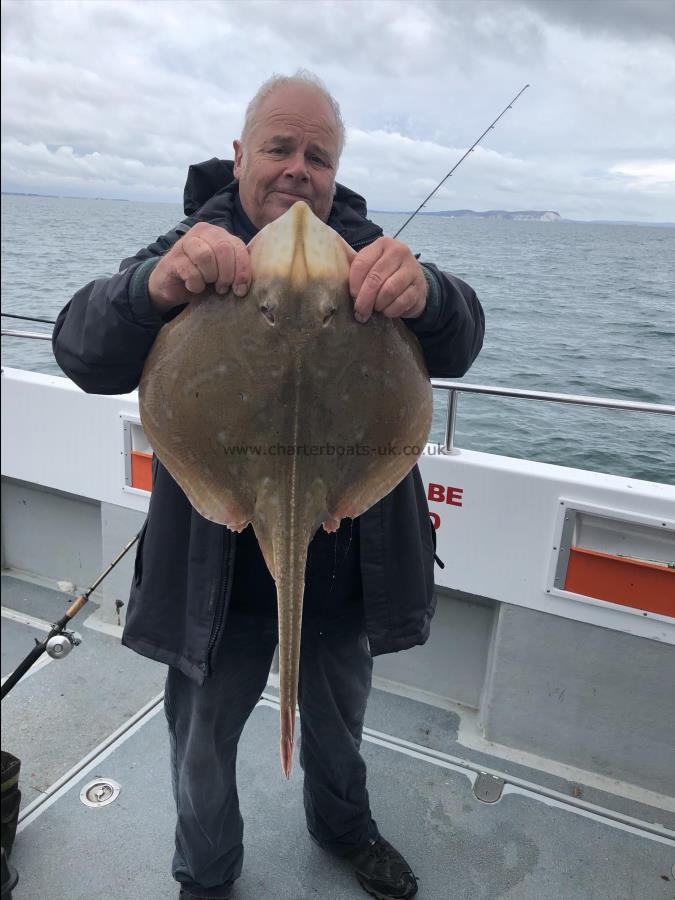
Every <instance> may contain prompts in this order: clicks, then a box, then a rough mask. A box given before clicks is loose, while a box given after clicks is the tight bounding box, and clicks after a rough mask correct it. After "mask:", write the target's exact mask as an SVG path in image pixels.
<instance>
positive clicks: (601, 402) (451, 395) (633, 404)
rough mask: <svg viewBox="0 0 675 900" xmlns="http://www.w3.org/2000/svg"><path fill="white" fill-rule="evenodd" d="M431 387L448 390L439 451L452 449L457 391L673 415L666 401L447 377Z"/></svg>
mask: <svg viewBox="0 0 675 900" xmlns="http://www.w3.org/2000/svg"><path fill="white" fill-rule="evenodd" d="M431 386H432V387H433V388H436V389H438V390H443V391H446V392H447V393H448V409H447V412H446V420H445V441H444V443H443V445H442V447H441V448H440V449H441V452H442V453H454V452H455V446H454V441H455V425H456V421H457V407H458V404H459V395H460V394H484V395H487V396H491V397H508V398H510V399H513V400H544V401H546V402H548V403H569V404H572V405H575V406H594V407H598V408H601V409H622V410H631V411H633V412H647V413H659V414H661V415H666V416H675V406H671V405H669V404H666V403H640V402H638V401H635V400H615V399H612V398H610V397H588V396H584V395H583V394H557V393H554V392H551V391H529V390H521V389H519V388H508V387H496V386H494V385H489V384H465V383H464V382H463V381H452V380H450V379H448V378H432V379H431Z"/></svg>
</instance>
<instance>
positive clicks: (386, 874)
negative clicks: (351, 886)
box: [347, 835, 417, 900]
mask: <svg viewBox="0 0 675 900" xmlns="http://www.w3.org/2000/svg"><path fill="white" fill-rule="evenodd" d="M347 859H348V861H349V862H350V863H351V864H352V865H353V866H354V871H355V872H356V877H357V878H358V880H359V884H360V885H361V887H362V888H363V889H364V891H367V892H368V893H369V894H370V895H371V896H373V897H377V900H408V898H409V897H414V896H415V894H416V893H417V880H416V878H415V876H414V875H413V873H412V869H411V868H410V866H409V865H408V863H407V862H406V861H405V860H404V859H403V857H402V856H401V854H400V853H399V852H398V850H395V849H394V848H393V847H392V846H391V844H390V843H388V842H387V841H385V839H384V838H383V837H380V836H379V835H378V837H376V838H374V839H373V840H370V841H368V843H367V844H366V846H365V847H363V848H362V849H361V850H357V851H356V852H355V853H352V854H350V855H349V856H348V857H347Z"/></svg>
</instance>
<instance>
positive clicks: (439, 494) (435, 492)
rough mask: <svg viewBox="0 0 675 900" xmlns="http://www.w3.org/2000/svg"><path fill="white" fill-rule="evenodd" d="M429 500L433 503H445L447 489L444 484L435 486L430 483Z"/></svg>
mask: <svg viewBox="0 0 675 900" xmlns="http://www.w3.org/2000/svg"><path fill="white" fill-rule="evenodd" d="M427 499H428V500H431V501H432V503H443V501H444V500H445V488H444V487H443V485H442V484H434V483H433V481H430V482H429V490H428V492H427Z"/></svg>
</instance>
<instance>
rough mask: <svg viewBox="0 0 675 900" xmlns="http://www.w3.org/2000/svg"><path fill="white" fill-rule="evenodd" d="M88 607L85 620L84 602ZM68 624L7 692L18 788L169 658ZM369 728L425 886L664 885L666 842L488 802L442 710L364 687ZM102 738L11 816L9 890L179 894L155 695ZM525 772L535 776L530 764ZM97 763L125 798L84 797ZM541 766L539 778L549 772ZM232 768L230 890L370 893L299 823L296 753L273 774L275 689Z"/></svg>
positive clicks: (669, 855) (433, 898) (606, 824)
mask: <svg viewBox="0 0 675 900" xmlns="http://www.w3.org/2000/svg"><path fill="white" fill-rule="evenodd" d="M3 582H4V583H5V584H4V586H5V587H6V588H7V590H6V591H5V593H4V595H3V605H5V606H10V607H12V608H14V609H17V608H21V609H22V610H23V611H24V612H30V613H31V614H32V615H34V616H37V617H38V618H46V619H47V620H53V619H54V618H56V617H57V615H58V614H59V611H58V610H57V611H56V612H53V611H52V607H51V606H50V603H51V604H54V603H56V602H57V600H58V598H59V595H54V596H52V597H51V598H50V597H49V596H47V594H40V592H39V591H38V592H37V593H33V587H32V586H29V585H27V584H25V583H23V582H17V581H16V580H15V579H5V578H3ZM42 590H44V589H42ZM49 593H53V592H49ZM24 595H26V596H24ZM58 602H60V603H63V598H62V597H61V598H60V600H58ZM41 604H42V605H41ZM81 615H82V619H83V620H86V617H87V613H86V612H85V613H83V614H81ZM6 625H7V628H5V626H6ZM76 627H77V628H78V630H79V631H80V632H81V633H82V637H83V643H82V645H81V646H80V647H78V648H76V649H75V650H74V651H73V653H72V654H71V655H70V656H69V657H68V658H67V659H66V660H64V661H62V662H52V663H50V664H49V665H47V666H45V667H44V668H42V669H41V670H40V671H38V672H36V673H35V674H34V675H32V676H31V677H30V678H28V679H26V680H25V681H24V682H22V683H20V684H19V685H18V686H17V687H16V688H15V689H14V691H13V692H12V693H11V694H10V695H9V696H8V697H7V699H6V700H5V701H4V702H3V738H2V746H3V749H5V750H10V751H11V752H13V753H15V754H17V755H18V756H20V757H21V759H22V761H23V768H22V773H21V788H22V791H24V792H25V793H26V800H27V802H31V801H33V800H34V799H35V798H36V797H43V796H44V794H43V792H44V791H46V790H47V789H48V787H49V785H53V784H54V782H55V781H56V780H57V779H58V778H59V777H61V776H62V775H63V774H64V773H65V772H66V771H67V770H69V769H70V768H71V767H73V766H75V765H76V763H77V762H78V761H79V760H80V759H82V757H83V756H84V755H85V754H86V753H89V752H91V751H92V750H93V749H94V748H95V747H96V746H97V745H99V744H100V743H101V742H102V741H105V739H106V738H107V737H108V736H109V735H110V734H111V733H112V732H113V731H114V730H115V729H117V728H119V727H120V726H121V725H123V724H124V723H125V722H126V721H128V719H129V717H130V716H132V715H133V714H134V713H136V712H137V711H138V710H139V709H140V708H141V707H142V706H143V705H144V704H147V703H148V701H150V700H152V698H156V697H157V695H158V694H159V692H160V691H161V687H162V681H163V676H164V671H165V670H164V668H163V667H162V666H159V665H156V664H153V663H150V662H148V661H147V660H142V659H140V658H138V657H136V656H135V655H134V654H132V653H130V652H129V651H127V650H125V649H124V648H122V647H121V646H120V645H119V641H117V639H116V638H114V637H111V636H108V635H104V634H100V633H98V632H93V631H90V630H89V629H88V628H87V627H83V624H82V622H81V621H79V620H78V622H77V626H76ZM34 634H35V632H34V630H33V629H32V628H30V627H28V626H25V625H22V624H19V623H16V622H7V620H6V619H4V618H3V635H4V636H5V638H6V640H5V642H4V645H3V669H2V674H3V676H4V675H7V674H8V672H9V671H10V670H11V667H12V666H13V665H14V664H15V663H16V662H17V661H18V660H19V659H20V658H22V657H23V655H24V654H25V653H26V652H28V649H29V648H30V646H31V644H32V640H33V636H34ZM367 725H368V726H370V729H377V730H378V731H379V732H386V733H387V734H389V735H391V736H392V737H393V738H394V740H388V739H387V738H384V739H381V738H378V737H377V735H375V734H373V732H372V731H369V732H368V734H367V737H366V740H364V745H363V753H364V757H365V758H366V761H367V763H368V770H369V790H370V794H371V801H372V806H373V812H374V815H375V817H376V819H377V821H378V824H379V826H380V829H381V831H382V833H383V834H384V835H385V836H386V837H387V838H388V839H389V840H390V841H391V842H392V843H394V844H395V845H396V846H398V847H399V849H401V850H402V852H403V853H404V854H405V856H406V857H407V858H408V860H409V861H410V862H411V863H412V865H413V867H414V869H415V871H416V873H417V875H418V878H419V883H420V892H419V897H420V898H421V900H446V898H447V900H450V898H461V900H463V898H467V900H468V898H471V900H473V898H509V900H549V898H550V900H553V898H556V900H557V898H579V900H582V898H583V900H587V898H590V900H661V898H664V900H665V898H668V900H673V898H675V878H673V872H672V866H673V864H674V863H675V842H673V841H668V840H664V839H663V838H661V839H657V838H655V837H654V836H653V835H649V834H648V833H647V832H646V831H642V830H640V829H630V828H627V827H626V826H625V825H623V824H621V823H617V822H612V821H610V820H609V819H608V818H605V817H603V816H602V815H600V816H599V817H591V816H589V815H588V814H586V813H583V812H582V811H579V810H576V809H574V808H573V807H571V806H567V805H566V804H564V803H562V804H560V805H556V804H552V803H551V802H550V801H548V800H547V799H546V798H545V797H542V796H541V795H537V794H536V791H534V792H527V791H526V792H525V793H518V792H515V791H514V790H513V788H511V787H510V785H509V784H508V779H507V787H506V789H505V791H504V794H503V796H502V798H501V800H500V801H499V802H497V803H494V804H485V803H482V802H480V801H479V800H477V799H476V797H475V796H474V793H473V791H472V781H473V778H474V772H473V771H472V770H471V769H470V768H462V767H461V766H459V767H458V766H456V765H455V764H452V763H451V762H449V761H448V760H447V759H445V758H441V757H438V756H435V757H434V755H433V751H434V750H437V751H442V752H445V753H447V754H455V753H456V750H455V748H454V746H453V740H454V734H455V728H454V719H453V715H452V714H448V713H446V712H445V711H443V710H438V709H436V708H434V707H429V706H426V705H425V704H420V703H416V702H413V701H411V700H405V699H403V698H399V697H394V696H392V695H385V694H383V693H382V692H379V691H373V696H372V698H371V702H370V706H369V715H368V719H367ZM396 739H402V740H404V741H407V742H410V744H409V745H408V744H404V745H401V744H400V743H397V741H396ZM412 744H414V745H415V746H412ZM105 752H106V753H107V755H105V756H99V758H97V759H95V760H93V761H92V763H91V765H90V767H89V768H88V769H86V768H85V769H83V770H82V771H80V772H79V773H77V774H74V775H73V777H72V778H71V779H70V780H69V781H67V782H66V783H65V784H64V785H63V787H62V788H61V789H60V791H58V792H57V793H56V794H54V795H53V796H52V797H50V799H49V800H48V801H46V802H43V803H42V804H41V805H39V806H37V807H36V808H35V811H34V813H32V814H31V815H30V816H29V817H28V818H26V819H25V820H24V822H22V823H21V825H20V828H21V830H20V833H19V834H18V836H17V841H16V845H15V849H14V851H13V853H12V862H13V864H14V865H15V866H16V868H17V869H18V871H19V876H20V882H19V885H18V887H17V888H16V889H15V891H14V897H15V900H29V898H30V900H42V898H45V900H46V898H53V900H84V898H91V900H94V898H112V900H132V898H143V900H163V898H167V900H168V898H175V897H176V896H177V888H176V886H175V884H174V882H173V881H172V879H171V876H170V874H169V867H170V859H171V851H172V844H173V815H174V813H173V801H172V798H171V789H170V780H169V774H168V741H167V736H166V725H165V721H164V716H163V712H162V707H161V703H159V704H158V705H156V706H155V707H153V708H151V709H150V710H149V711H148V713H147V714H146V715H145V717H144V718H142V719H141V720H140V721H139V723H138V726H137V727H136V728H135V730H134V729H132V730H130V731H129V732H127V733H126V738H125V739H124V740H121V742H120V743H119V745H117V746H115V745H113V747H112V749H109V750H108V751H105ZM480 761H481V760H479V762H480ZM498 763H499V760H498V759H496V758H494V757H493V758H491V759H489V760H486V762H485V764H486V765H487V764H489V765H491V766H492V767H493V768H499V766H498ZM501 769H502V770H503V771H504V770H505V769H506V765H504V766H502V767H501ZM518 774H519V775H520V777H524V775H525V773H524V772H522V771H521V772H519V773H518ZM527 774H528V776H529V778H528V780H529V781H531V782H532V783H533V784H535V783H536V782H537V778H536V773H534V772H532V771H529V772H528V773H527ZM95 776H108V777H110V778H112V779H114V780H115V781H117V782H119V784H120V785H121V791H120V795H119V797H118V799H117V800H116V801H115V802H114V803H112V804H110V805H109V806H106V807H103V808H101V809H91V808H88V807H86V806H84V805H83V804H82V803H81V801H80V799H79V794H80V790H81V788H82V786H83V785H84V784H86V783H87V782H88V781H90V780H92V779H93V778H94V777H95ZM546 781H547V779H546V777H544V776H542V777H541V778H540V779H538V783H539V784H541V785H543V786H546ZM238 783H239V793H240V800H241V807H242V814H243V816H244V820H245V823H246V826H245V827H246V831H245V839H244V840H245V846H246V860H245V863H244V872H243V874H242V877H241V879H240V880H239V882H238V883H237V886H236V891H235V893H234V895H233V900H254V898H255V900H267V898H284V900H305V898H322V900H324V898H325V900H342V898H344V900H350V898H357V897H365V896H366V895H365V894H363V893H362V891H361V889H360V888H359V886H358V885H357V884H356V882H355V880H354V878H353V875H352V873H351V871H350V870H349V868H348V867H347V866H346V865H345V864H343V863H341V862H340V861H337V860H334V859H333V858H331V857H328V856H326V855H325V854H324V853H323V852H322V851H320V850H319V849H318V848H316V847H315V846H314V845H313V844H312V843H311V841H310V840H309V838H308V836H307V833H306V829H305V825H304V816H303V810H302V796H301V794H302V791H301V785H302V773H301V770H300V769H299V767H298V766H297V764H296V768H295V770H294V773H293V776H292V778H291V780H290V782H286V781H285V779H284V778H283V776H282V774H281V772H280V767H279V762H278V712H277V709H276V706H275V702H274V699H273V697H271V696H270V697H269V698H268V699H263V700H262V701H261V703H260V704H259V705H258V707H257V708H256V710H255V711H254V713H253V715H252V716H251V719H250V721H249V723H248V724H247V726H246V729H245V730H244V735H243V737H242V741H241V744H240V751H239V763H238ZM556 787H559V785H556ZM509 791H511V792H509ZM595 799H597V798H595ZM624 802H625V801H624ZM607 805H608V806H609V804H607ZM615 809H616V807H615ZM625 812H626V813H629V814H632V815H634V816H635V815H638V813H643V814H644V815H643V818H644V819H645V821H661V822H666V820H667V817H666V815H665V813H663V814H661V815H660V816H659V813H658V811H656V810H653V809H651V808H650V809H647V810H645V809H640V808H638V807H635V806H634V807H633V808H630V809H626V810H625ZM648 813H649V815H648Z"/></svg>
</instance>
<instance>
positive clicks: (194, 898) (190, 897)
mask: <svg viewBox="0 0 675 900" xmlns="http://www.w3.org/2000/svg"><path fill="white" fill-rule="evenodd" d="M178 900H213V897H200V896H199V894H190V893H188V892H187V891H186V890H184V888H181V889H180V891H179V892H178ZM216 900H230V895H229V894H223V895H222V897H217V898H216Z"/></svg>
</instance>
